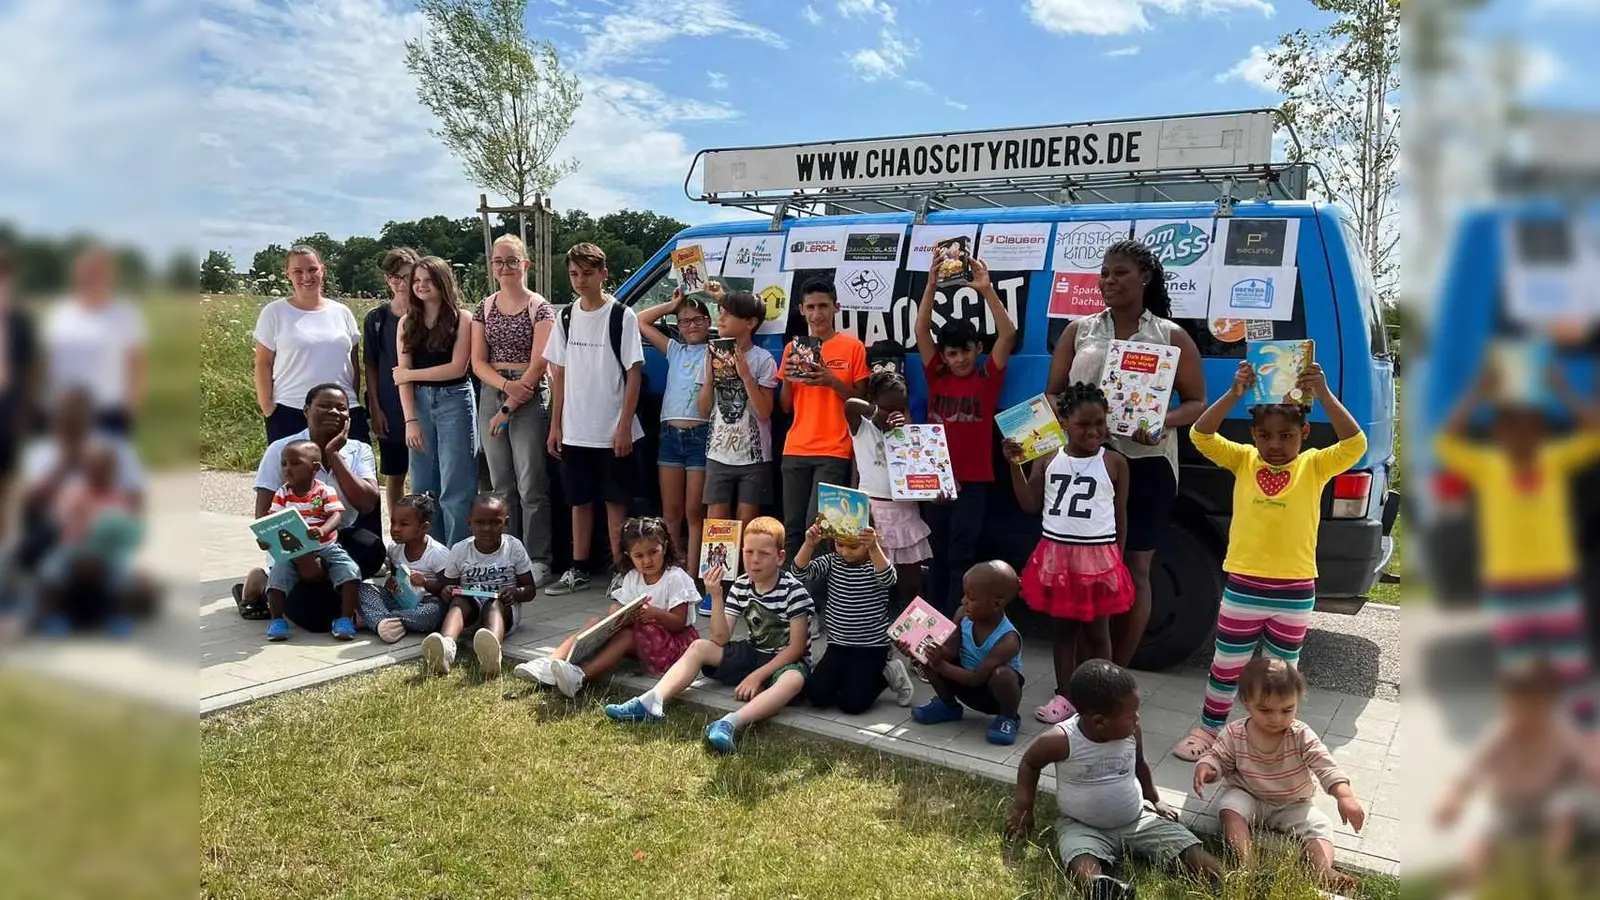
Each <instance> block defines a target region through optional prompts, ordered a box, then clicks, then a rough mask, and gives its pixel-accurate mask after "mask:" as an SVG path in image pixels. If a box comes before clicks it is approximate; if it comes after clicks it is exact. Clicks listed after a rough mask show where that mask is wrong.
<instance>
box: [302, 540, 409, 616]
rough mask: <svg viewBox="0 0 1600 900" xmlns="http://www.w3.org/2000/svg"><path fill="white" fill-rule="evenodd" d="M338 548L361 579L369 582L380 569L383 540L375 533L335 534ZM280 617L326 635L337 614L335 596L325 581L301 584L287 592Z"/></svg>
mask: <svg viewBox="0 0 1600 900" xmlns="http://www.w3.org/2000/svg"><path fill="white" fill-rule="evenodd" d="M339 546H341V547H343V548H344V549H345V552H346V553H349V554H350V558H351V559H353V560H355V563H356V565H357V566H359V567H360V568H361V577H362V578H371V577H372V576H374V575H376V574H378V571H379V570H380V569H382V568H383V561H384V559H385V554H384V548H383V538H380V537H378V535H377V533H376V532H372V531H367V530H366V529H364V528H359V527H358V528H346V529H344V530H343V531H341V532H339ZM283 614H284V616H285V617H286V618H288V620H289V621H291V622H293V623H294V624H296V625H299V626H300V627H301V628H304V629H305V630H307V631H327V630H328V629H330V628H332V627H333V620H334V619H337V618H339V616H340V614H341V609H340V602H339V592H338V591H336V590H334V588H333V585H331V584H329V583H328V582H327V581H311V582H307V581H302V582H300V583H299V584H297V585H295V587H294V590H292V591H290V592H289V596H288V597H287V598H286V601H285V603H284V606H283Z"/></svg>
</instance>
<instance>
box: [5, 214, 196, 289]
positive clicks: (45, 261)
mask: <svg viewBox="0 0 1600 900" xmlns="http://www.w3.org/2000/svg"><path fill="white" fill-rule="evenodd" d="M95 240H96V239H95V238H93V237H91V236H90V235H87V234H78V235H72V236H69V237H63V238H56V237H42V236H39V235H29V234H24V233H23V232H22V231H21V230H20V229H18V228H17V227H16V226H15V225H13V224H11V223H9V222H0V250H4V251H5V252H7V253H9V254H10V255H11V257H12V258H13V259H14V260H15V261H16V267H17V290H18V291H19V292H20V293H21V294H22V295H23V296H36V295H40V294H59V293H62V292H64V291H66V289H67V286H68V284H69V283H70V282H71V279H72V260H73V257H75V256H77V255H78V251H80V250H82V249H83V248H84V247H85V246H87V245H89V244H90V243H92V242H95ZM100 243H104V242H103V241H102V242H100ZM110 250H111V252H112V253H113V254H114V255H115V256H116V258H117V274H118V277H119V278H120V279H121V282H122V287H123V289H124V290H126V291H129V292H130V293H141V292H143V291H144V290H146V289H148V288H152V287H157V286H161V287H166V288H171V289H175V290H186V291H192V290H194V289H195V288H196V287H197V286H198V282H197V280H196V274H197V273H196V272H195V270H194V257H193V256H192V255H191V254H190V253H188V252H179V253H174V254H173V255H172V256H171V257H170V258H169V259H168V260H167V261H166V263H165V264H155V263H152V262H151V261H150V258H149V257H148V256H146V255H145V253H144V252H143V251H142V250H140V249H138V248H137V247H130V246H119V245H115V244H113V245H110Z"/></svg>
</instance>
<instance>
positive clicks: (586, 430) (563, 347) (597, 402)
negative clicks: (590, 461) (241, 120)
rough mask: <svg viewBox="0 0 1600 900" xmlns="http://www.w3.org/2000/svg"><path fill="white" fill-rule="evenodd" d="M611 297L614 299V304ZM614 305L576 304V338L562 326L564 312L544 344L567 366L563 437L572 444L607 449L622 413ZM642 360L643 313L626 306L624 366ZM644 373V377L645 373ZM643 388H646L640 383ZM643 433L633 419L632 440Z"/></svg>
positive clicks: (547, 354)
mask: <svg viewBox="0 0 1600 900" xmlns="http://www.w3.org/2000/svg"><path fill="white" fill-rule="evenodd" d="M615 302H616V301H615V300H613V301H611V303H615ZM611 303H607V304H606V305H605V306H602V307H600V308H599V309H597V310H595V311H593V312H589V311H587V310H585V309H584V308H583V307H582V306H581V305H579V304H578V303H577V302H576V301H574V302H573V304H572V337H571V339H570V340H569V339H568V337H567V334H566V333H565V332H563V331H562V330H561V315H560V314H559V313H558V314H557V315H556V327H555V328H552V329H551V330H550V339H549V340H548V341H546V342H545V345H544V358H545V361H546V362H548V363H550V364H551V365H555V366H561V367H562V368H564V369H565V370H566V379H565V390H566V396H565V397H564V398H562V406H561V441H562V443H565V444H571V445H572V446H574V447H600V448H606V449H609V448H610V447H611V437H612V435H614V434H616V432H617V420H618V418H620V417H621V415H622V386H623V375H622V371H621V370H619V369H618V368H617V357H616V356H615V355H614V354H613V353H612V352H611ZM643 362H644V345H643V344H642V343H641V342H640V340H639V317H638V315H636V314H635V313H634V311H633V310H632V309H629V308H627V307H623V310H622V364H623V365H624V366H627V367H628V368H632V367H633V366H636V365H639V364H641V363H643ZM641 377H642V376H641ZM640 390H641V391H642V390H643V387H642V386H641V388H640ZM642 437H644V427H643V426H641V425H640V424H639V417H638V416H637V415H635V416H634V417H633V439H634V440H636V441H637V440H639V439H640V438H642Z"/></svg>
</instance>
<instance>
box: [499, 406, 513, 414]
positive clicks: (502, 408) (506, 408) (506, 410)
mask: <svg viewBox="0 0 1600 900" xmlns="http://www.w3.org/2000/svg"><path fill="white" fill-rule="evenodd" d="M500 412H502V413H504V414H506V415H508V416H509V415H511V407H509V406H506V405H505V404H501V405H500Z"/></svg>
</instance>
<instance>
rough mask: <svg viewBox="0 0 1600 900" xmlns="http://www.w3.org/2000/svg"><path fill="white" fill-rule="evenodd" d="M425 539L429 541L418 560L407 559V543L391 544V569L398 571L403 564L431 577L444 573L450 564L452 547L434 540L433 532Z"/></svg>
mask: <svg viewBox="0 0 1600 900" xmlns="http://www.w3.org/2000/svg"><path fill="white" fill-rule="evenodd" d="M424 540H426V541H427V543H426V544H425V545H424V546H423V548H422V558H421V559H419V560H417V561H416V562H412V561H411V560H409V559H406V545H405V544H390V545H389V567H390V569H392V570H396V571H398V570H399V568H400V567H401V566H405V567H407V568H409V569H410V570H411V571H413V572H421V573H422V574H424V575H427V576H430V577H436V576H439V575H443V574H444V570H445V567H446V566H448V565H449V564H450V548H449V547H446V546H445V545H443V544H441V543H439V542H438V541H436V540H434V539H433V535H431V534H430V535H428V536H427V537H426V538H424Z"/></svg>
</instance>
